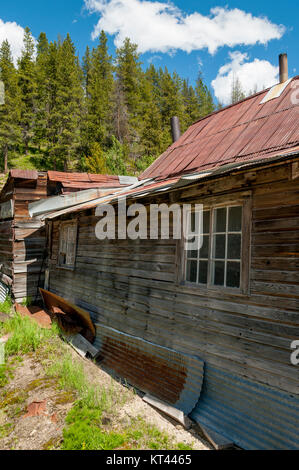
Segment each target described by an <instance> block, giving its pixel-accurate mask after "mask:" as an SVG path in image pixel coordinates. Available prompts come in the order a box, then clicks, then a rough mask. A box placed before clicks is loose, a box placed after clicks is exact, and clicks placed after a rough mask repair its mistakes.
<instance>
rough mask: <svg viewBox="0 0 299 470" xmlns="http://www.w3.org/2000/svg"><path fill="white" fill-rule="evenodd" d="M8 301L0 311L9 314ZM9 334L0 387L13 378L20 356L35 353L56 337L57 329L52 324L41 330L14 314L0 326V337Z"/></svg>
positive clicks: (0, 372)
mask: <svg viewBox="0 0 299 470" xmlns="http://www.w3.org/2000/svg"><path fill="white" fill-rule="evenodd" d="M11 310H12V302H11V300H10V299H6V301H5V302H4V303H3V304H1V305H0V311H2V312H4V313H7V314H8V313H11ZM7 333H10V334H11V336H10V338H9V339H8V341H7V342H6V344H5V364H2V365H0V387H3V386H4V385H6V384H7V382H8V381H9V379H11V378H13V371H14V369H15V364H16V363H17V362H20V361H22V355H24V354H28V353H30V352H35V351H37V350H38V349H39V348H40V347H41V346H42V345H44V343H46V344H49V340H51V339H54V338H56V337H57V335H58V333H59V329H58V327H57V325H56V324H53V325H52V327H51V329H44V328H41V327H40V326H39V325H38V324H37V323H36V322H34V321H32V320H31V319H30V318H29V317H22V316H21V315H19V314H18V313H15V314H14V315H13V316H12V317H11V318H10V319H9V320H8V321H6V322H5V323H3V324H0V337H1V336H3V335H5V334H7Z"/></svg>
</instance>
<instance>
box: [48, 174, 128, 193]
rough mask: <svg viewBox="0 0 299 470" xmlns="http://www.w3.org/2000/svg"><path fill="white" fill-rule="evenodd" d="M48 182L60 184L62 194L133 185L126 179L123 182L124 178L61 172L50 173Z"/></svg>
mask: <svg viewBox="0 0 299 470" xmlns="http://www.w3.org/2000/svg"><path fill="white" fill-rule="evenodd" d="M135 179H136V178H135ZM48 180H49V181H50V182H53V183H60V184H61V186H62V193H69V192H74V191H80V190H83V189H92V188H98V187H101V188H122V187H126V186H129V185H130V184H131V182H126V180H125V179H124V180H123V179H122V177H120V176H117V175H100V174H89V173H64V172H60V171H48Z"/></svg>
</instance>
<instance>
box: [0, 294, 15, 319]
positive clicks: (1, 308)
mask: <svg viewBox="0 0 299 470" xmlns="http://www.w3.org/2000/svg"><path fill="white" fill-rule="evenodd" d="M11 311H12V300H11V298H10V297H8V296H7V297H6V299H5V301H4V302H2V303H0V312H2V313H6V314H7V315H9V314H10V313H11Z"/></svg>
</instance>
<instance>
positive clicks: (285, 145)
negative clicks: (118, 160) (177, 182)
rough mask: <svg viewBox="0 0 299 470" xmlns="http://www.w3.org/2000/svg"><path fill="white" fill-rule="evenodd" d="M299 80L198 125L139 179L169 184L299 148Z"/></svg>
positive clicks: (197, 123)
mask: <svg viewBox="0 0 299 470" xmlns="http://www.w3.org/2000/svg"><path fill="white" fill-rule="evenodd" d="M296 88H297V90H298V89H299V76H297V77H294V78H293V79H292V80H290V82H289V83H288V84H287V86H286V87H285V89H284V90H283V92H282V93H281V94H280V96H278V97H277V98H274V99H270V100H269V101H266V102H262V101H263V100H264V99H265V98H266V96H267V94H268V91H269V90H265V91H262V92H260V93H257V94H255V95H253V96H251V97H249V98H247V99H245V100H243V101H240V102H238V103H236V104H234V105H231V106H228V107H226V108H224V109H222V110H220V111H216V112H215V113H213V114H210V115H209V116H207V117H205V118H203V119H201V120H200V121H198V122H196V123H195V124H193V125H192V126H190V127H189V129H188V130H187V131H186V132H185V133H184V134H183V135H182V136H181V138H180V139H179V140H178V141H177V142H175V143H174V144H173V145H171V146H170V147H169V148H168V149H167V150H166V152H164V153H163V154H162V155H161V156H160V157H159V158H158V159H157V160H156V161H155V162H154V163H153V164H152V165H151V166H150V167H149V168H148V169H146V170H145V171H144V172H143V173H142V175H141V176H140V178H141V179H145V178H155V179H167V178H169V177H173V176H179V175H182V174H185V173H189V174H190V173H195V172H200V171H203V170H211V169H215V168H218V167H220V166H222V165H227V164H229V163H237V162H240V163H241V162H246V161H252V160H258V159H265V158H267V157H272V156H273V155H275V154H278V153H281V152H282V151H283V150H290V151H291V149H292V148H293V147H296V146H298V144H299V126H298V122H299V100H298V98H297V97H296V94H297V95H298V91H297V92H296V91H295V89H296Z"/></svg>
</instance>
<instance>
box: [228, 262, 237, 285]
mask: <svg viewBox="0 0 299 470" xmlns="http://www.w3.org/2000/svg"><path fill="white" fill-rule="evenodd" d="M226 284H227V287H237V288H238V287H240V263H233V262H231V261H229V262H228V263H227V274H226Z"/></svg>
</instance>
